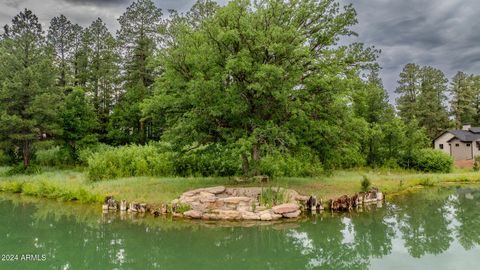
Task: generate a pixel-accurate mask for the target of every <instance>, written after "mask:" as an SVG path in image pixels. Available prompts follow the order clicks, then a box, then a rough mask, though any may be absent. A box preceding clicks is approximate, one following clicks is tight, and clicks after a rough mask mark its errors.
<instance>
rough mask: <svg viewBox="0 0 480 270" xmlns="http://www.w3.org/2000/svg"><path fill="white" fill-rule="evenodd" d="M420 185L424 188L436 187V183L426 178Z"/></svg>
mask: <svg viewBox="0 0 480 270" xmlns="http://www.w3.org/2000/svg"><path fill="white" fill-rule="evenodd" d="M419 184H420V185H421V186H424V187H433V186H434V185H435V182H433V181H432V179H430V178H424V179H422V180H420V183H419Z"/></svg>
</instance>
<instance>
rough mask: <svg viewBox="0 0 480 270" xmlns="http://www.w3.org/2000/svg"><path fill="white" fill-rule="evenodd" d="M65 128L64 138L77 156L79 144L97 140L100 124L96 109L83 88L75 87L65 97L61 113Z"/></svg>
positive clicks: (63, 128)
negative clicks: (96, 131)
mask: <svg viewBox="0 0 480 270" xmlns="http://www.w3.org/2000/svg"><path fill="white" fill-rule="evenodd" d="M60 118H61V126H62V130H63V134H62V139H63V140H64V142H65V143H66V145H67V146H68V147H69V148H70V150H71V153H72V154H73V156H74V157H75V156H76V152H77V144H78V142H79V141H82V140H93V141H95V139H96V138H95V136H94V133H95V129H96V128H97V126H98V122H97V118H96V117H95V110H94V108H93V106H92V105H91V104H90V102H89V101H88V99H87V98H86V96H85V92H84V91H83V89H81V88H78V87H75V88H73V89H72V90H71V92H70V93H68V95H67V96H66V97H65V101H64V104H63V107H62V109H61V113H60Z"/></svg>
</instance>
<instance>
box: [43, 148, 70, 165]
mask: <svg viewBox="0 0 480 270" xmlns="http://www.w3.org/2000/svg"><path fill="white" fill-rule="evenodd" d="M35 163H36V164H38V165H41V166H51V167H59V166H65V165H72V164H74V160H73V158H72V156H71V154H70V151H69V150H68V149H67V148H65V147H60V146H54V147H52V148H49V149H45V150H38V151H37V152H36V153H35Z"/></svg>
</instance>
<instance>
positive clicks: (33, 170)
mask: <svg viewBox="0 0 480 270" xmlns="http://www.w3.org/2000/svg"><path fill="white" fill-rule="evenodd" d="M40 172H41V169H40V167H38V166H36V165H30V166H28V167H25V165H23V163H21V164H18V165H16V166H14V167H12V168H10V169H9V170H8V171H7V172H6V175H7V176H12V175H17V174H27V175H30V174H38V173H40Z"/></svg>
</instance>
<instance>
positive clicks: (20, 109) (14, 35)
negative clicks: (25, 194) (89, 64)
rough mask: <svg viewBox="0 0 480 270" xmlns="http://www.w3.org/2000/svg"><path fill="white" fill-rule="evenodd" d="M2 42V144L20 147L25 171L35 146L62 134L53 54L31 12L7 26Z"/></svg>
mask: <svg viewBox="0 0 480 270" xmlns="http://www.w3.org/2000/svg"><path fill="white" fill-rule="evenodd" d="M4 30H5V33H4V35H3V38H2V41H1V54H0V58H1V59H0V73H1V74H2V78H0V80H1V81H2V83H1V85H2V87H1V88H0V140H2V141H8V142H10V143H11V144H13V145H15V146H17V147H19V148H20V149H21V151H22V155H23V164H24V166H25V167H27V166H29V164H30V157H31V155H32V153H31V152H32V143H34V142H35V141H38V140H40V139H45V138H49V137H52V136H53V135H55V134H58V133H60V132H61V131H60V129H59V125H58V117H57V112H58V108H57V107H58V105H59V104H60V103H61V102H60V101H61V94H60V92H59V91H58V89H57V88H56V87H55V77H56V74H55V72H54V67H53V65H52V61H51V59H52V51H51V50H48V47H47V46H46V42H45V38H44V36H43V31H42V26H41V25H40V23H39V22H38V18H37V16H35V15H34V14H33V13H32V12H31V11H30V10H27V9H25V10H24V11H22V12H20V13H19V14H18V15H16V16H15V17H14V18H13V20H12V25H6V26H5V28H4Z"/></svg>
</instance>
